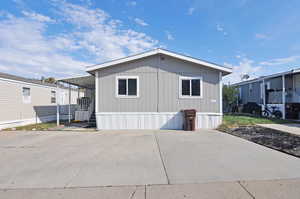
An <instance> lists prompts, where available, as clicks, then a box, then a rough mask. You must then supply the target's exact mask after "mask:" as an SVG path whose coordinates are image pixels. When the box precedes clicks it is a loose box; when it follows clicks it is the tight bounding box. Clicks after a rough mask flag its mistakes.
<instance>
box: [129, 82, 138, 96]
mask: <svg viewBox="0 0 300 199" xmlns="http://www.w3.org/2000/svg"><path fill="white" fill-rule="evenodd" d="M136 94H137V81H136V79H128V95H134V96H135V95H136Z"/></svg>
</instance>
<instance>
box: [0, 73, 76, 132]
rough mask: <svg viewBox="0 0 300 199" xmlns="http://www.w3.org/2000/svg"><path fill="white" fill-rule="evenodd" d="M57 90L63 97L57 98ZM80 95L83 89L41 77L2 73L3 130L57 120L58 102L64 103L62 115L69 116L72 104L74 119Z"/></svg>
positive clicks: (0, 112)
mask: <svg viewBox="0 0 300 199" xmlns="http://www.w3.org/2000/svg"><path fill="white" fill-rule="evenodd" d="M69 91H70V93H71V95H70V98H69ZM58 93H60V95H59V96H60V98H57V95H58ZM79 95H81V96H82V92H81V93H79V92H78V89H75V88H71V89H70V90H69V88H68V87H64V86H60V87H57V86H56V85H55V84H47V83H44V82H42V81H40V80H33V79H27V78H22V77H18V76H14V75H9V74H6V73H0V130H1V129H4V128H11V127H16V126H21V125H27V124H33V123H40V122H48V121H54V120H56V115H57V114H56V113H57V103H59V104H61V106H60V114H61V119H69V107H70V113H71V114H70V119H72V118H73V117H74V112H75V108H76V107H75V104H77V98H78V96H79ZM69 102H70V103H69ZM69 104H70V106H69Z"/></svg>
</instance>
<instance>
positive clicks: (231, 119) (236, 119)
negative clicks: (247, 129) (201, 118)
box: [219, 115, 292, 129]
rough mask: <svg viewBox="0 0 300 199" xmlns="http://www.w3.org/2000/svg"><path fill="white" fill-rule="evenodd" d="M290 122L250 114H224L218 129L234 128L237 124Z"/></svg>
mask: <svg viewBox="0 0 300 199" xmlns="http://www.w3.org/2000/svg"><path fill="white" fill-rule="evenodd" d="M284 123H292V122H291V121H289V120H281V119H274V118H263V117H254V116H253V117H252V116H240V115H224V116H223V123H222V124H221V125H220V126H219V129H228V128H235V127H238V126H251V125H255V124H284Z"/></svg>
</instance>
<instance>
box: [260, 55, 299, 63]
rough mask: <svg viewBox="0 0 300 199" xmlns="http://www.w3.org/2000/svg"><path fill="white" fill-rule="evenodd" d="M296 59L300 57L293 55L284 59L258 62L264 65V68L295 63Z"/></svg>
mask: <svg viewBox="0 0 300 199" xmlns="http://www.w3.org/2000/svg"><path fill="white" fill-rule="evenodd" d="M298 59H300V56H299V55H294V56H290V57H285V58H277V59H272V60H269V61H263V62H260V64H261V65H265V66H275V65H283V64H288V63H292V62H295V61H297V60H298Z"/></svg>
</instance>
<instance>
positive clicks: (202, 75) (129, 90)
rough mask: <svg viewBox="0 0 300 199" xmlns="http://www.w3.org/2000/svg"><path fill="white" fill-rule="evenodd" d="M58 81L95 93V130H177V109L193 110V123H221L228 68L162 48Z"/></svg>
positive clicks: (180, 119) (180, 122)
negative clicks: (223, 89)
mask: <svg viewBox="0 0 300 199" xmlns="http://www.w3.org/2000/svg"><path fill="white" fill-rule="evenodd" d="M87 72H88V73H90V74H91V75H88V76H82V77H77V78H76V77H74V78H67V79H62V80H61V81H63V82H67V83H70V84H74V85H77V86H81V87H85V88H90V89H92V90H93V91H94V92H95V94H94V95H95V113H96V120H97V128H98V129H182V128H183V114H182V112H181V110H184V109H196V110H197V117H196V128H198V129H200V128H216V127H217V126H218V125H219V124H221V122H222V77H223V76H224V75H228V74H230V73H231V69H230V68H226V67H223V66H220V65H217V64H213V63H210V62H206V61H202V60H199V59H195V58H192V57H189V56H186V55H181V54H177V53H174V52H170V51H167V50H163V49H155V50H151V51H148V52H145V53H141V54H137V55H133V56H129V57H125V58H122V59H117V60H113V61H109V62H105V63H103V64H99V65H94V66H91V67H88V68H87Z"/></svg>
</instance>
